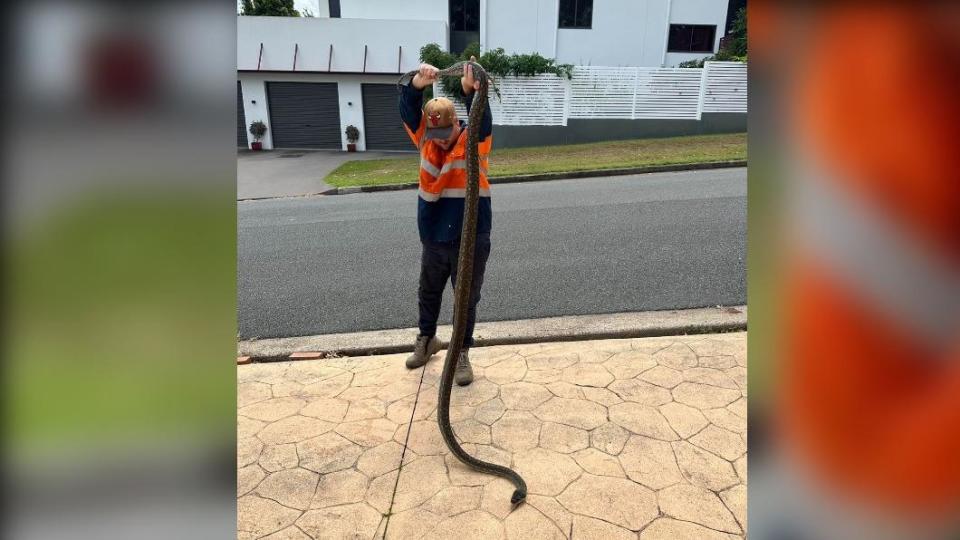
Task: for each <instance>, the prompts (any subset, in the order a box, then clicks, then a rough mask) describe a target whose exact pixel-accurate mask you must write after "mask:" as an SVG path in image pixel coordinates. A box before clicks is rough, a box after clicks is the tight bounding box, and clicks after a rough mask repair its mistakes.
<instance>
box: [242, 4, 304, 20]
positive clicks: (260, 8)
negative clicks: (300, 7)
mask: <svg viewBox="0 0 960 540" xmlns="http://www.w3.org/2000/svg"><path fill="white" fill-rule="evenodd" d="M240 14H241V15H271V16H275V17H299V16H300V12H299V11H297V10H296V8H294V7H293V0H243V2H242V4H241V9H240Z"/></svg>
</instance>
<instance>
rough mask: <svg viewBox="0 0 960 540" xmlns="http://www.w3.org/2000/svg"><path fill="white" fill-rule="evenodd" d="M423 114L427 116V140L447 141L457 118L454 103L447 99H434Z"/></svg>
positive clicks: (424, 109)
mask: <svg viewBox="0 0 960 540" xmlns="http://www.w3.org/2000/svg"><path fill="white" fill-rule="evenodd" d="M423 114H425V115H426V124H427V126H426V127H427V130H426V138H427V139H446V138H448V137H449V136H450V133H451V132H452V131H453V122H454V121H455V120H456V117H457V112H456V110H454V108H453V102H452V101H450V100H449V99H447V98H445V97H437V98H433V99H431V100H430V101H428V102H427V104H426V105H424V106H423Z"/></svg>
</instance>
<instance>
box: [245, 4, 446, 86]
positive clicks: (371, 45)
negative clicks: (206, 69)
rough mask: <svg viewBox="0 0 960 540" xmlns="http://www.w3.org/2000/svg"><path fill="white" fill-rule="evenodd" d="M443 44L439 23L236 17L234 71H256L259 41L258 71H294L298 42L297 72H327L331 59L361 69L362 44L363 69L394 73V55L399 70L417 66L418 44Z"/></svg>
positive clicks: (335, 66) (343, 68) (335, 65)
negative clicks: (365, 53)
mask: <svg viewBox="0 0 960 540" xmlns="http://www.w3.org/2000/svg"><path fill="white" fill-rule="evenodd" d="M446 42H447V24H446V22H443V21H397V20H382V19H376V20H374V19H330V18H327V19H321V18H304V17H237V70H238V71H247V70H256V69H257V59H258V57H259V55H260V43H263V58H262V60H261V61H260V70H262V71H292V70H293V57H294V49H295V47H296V46H297V45H299V52H298V54H297V71H327V65H328V60H329V62H330V69H331V71H339V72H350V73H358V72H362V71H364V65H363V51H364V46H366V47H367V65H366V72H367V73H397V72H398V71H397V61H398V57H399V60H400V71H409V70H411V69H414V68H415V67H416V66H417V65H418V64H419V61H420V47H422V46H423V45H425V44H427V43H446ZM331 44H333V56H332V59H330V45H331ZM400 47H402V53H401V54H398V52H400Z"/></svg>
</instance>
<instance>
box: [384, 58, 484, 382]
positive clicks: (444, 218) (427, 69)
mask: <svg viewBox="0 0 960 540" xmlns="http://www.w3.org/2000/svg"><path fill="white" fill-rule="evenodd" d="M470 60H471V61H476V60H475V58H473V57H471V59H470ZM439 72H440V70H439V69H437V68H436V67H434V66H431V65H429V64H421V65H420V68H419V69H418V70H417V73H416V75H414V77H413V78H412V79H410V81H409V83H408V84H405V85H402V86H401V92H400V117H401V118H402V120H403V124H404V128H406V130H407V133H408V134H409V135H410V138H411V139H412V140H413V144H414V145H416V147H417V148H418V149H419V151H420V174H419V177H420V190H419V197H418V207H417V225H418V228H419V231H420V242H421V244H422V252H421V259H420V286H419V291H418V294H419V308H420V320H419V327H420V333H419V335H418V336H417V339H416V343H415V346H414V352H413V354H412V355H411V356H410V357H409V358H408V359H407V362H406V365H407V367H408V368H410V369H416V368H419V367H422V366H423V365H425V364H426V363H427V360H429V358H430V357H431V356H432V355H434V354H436V353H437V352H439V351H440V349H441V348H442V345H441V343H440V340H439V339H437V337H436V332H437V319H438V317H439V315H440V303H441V300H442V299H443V291H444V289H445V288H446V283H447V280H448V279H450V280H451V282H452V283H453V285H454V287H455V286H456V280H457V259H458V256H459V253H460V231H461V227H462V224H463V208H464V195H465V187H466V182H467V161H466V156H467V153H466V152H467V132H468V130H470V129H478V130H479V144H478V154H479V157H480V199H479V204H478V208H477V238H476V250H475V253H474V269H473V287H472V290H471V292H470V304H469V307H468V310H467V325H466V335H465V337H464V347H463V352H462V353H461V354H460V358H459V359H458V362H457V369H456V375H455V380H456V382H457V384H458V385H460V386H464V385H468V384H470V383H471V382H472V381H473V370H472V368H471V367H470V359H469V347H470V346H471V345H473V328H474V324H475V323H476V317H477V303H478V302H479V301H480V288H481V286H482V284H483V274H484V270H485V269H486V264H487V258H488V257H489V255H490V229H491V222H492V210H491V206H490V184H489V182H488V181H487V170H488V160H487V156H488V155H489V153H490V147H491V144H492V140H493V136H492V132H493V117H492V116H491V114H490V106H489V103H488V104H487V106H486V107H485V108H484V113H483V117H482V120H481V122H480V125H479V126H470V125H467V124H466V123H465V122H463V121H461V120H459V119H458V118H457V113H456V110H455V109H454V106H453V102H451V101H450V100H449V99H446V98H442V97H441V98H434V99H431V100H430V101H428V102H427V103H426V105H424V104H423V90H424V88H426V87H427V86H428V85H431V84H433V83H434V81H436V80H437V77H438V76H439ZM460 83H461V87H462V91H463V94H462V95H461V98H462V99H463V101H464V102H465V104H466V108H467V115H468V116H469V114H470V108H471V105H472V99H470V96H471V95H472V94H473V92H474V91H476V90H478V89H479V82H477V81H476V80H475V79H474V76H473V70H472V68H471V66H470V65H469V64H467V65H466V67H465V69H464V73H463V76H462V77H461V79H460Z"/></svg>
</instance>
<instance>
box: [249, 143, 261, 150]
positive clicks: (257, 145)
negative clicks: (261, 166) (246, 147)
mask: <svg viewBox="0 0 960 540" xmlns="http://www.w3.org/2000/svg"><path fill="white" fill-rule="evenodd" d="M250 149H251V150H257V151H260V150H263V143H262V142H260V141H255V142H252V143H250Z"/></svg>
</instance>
